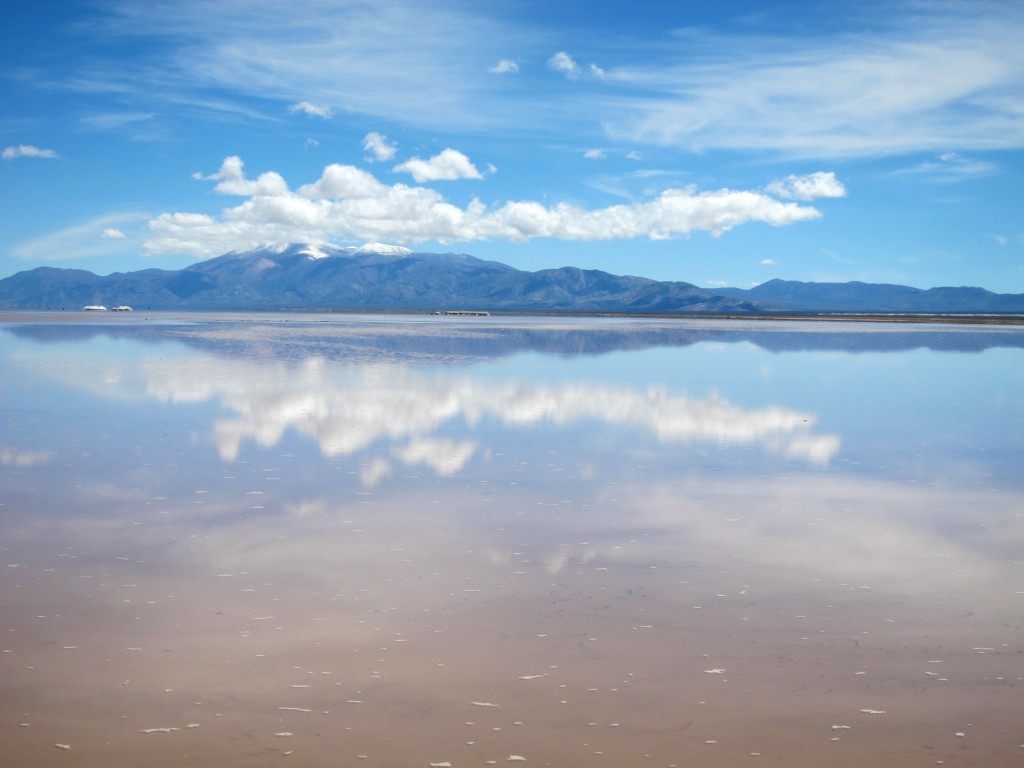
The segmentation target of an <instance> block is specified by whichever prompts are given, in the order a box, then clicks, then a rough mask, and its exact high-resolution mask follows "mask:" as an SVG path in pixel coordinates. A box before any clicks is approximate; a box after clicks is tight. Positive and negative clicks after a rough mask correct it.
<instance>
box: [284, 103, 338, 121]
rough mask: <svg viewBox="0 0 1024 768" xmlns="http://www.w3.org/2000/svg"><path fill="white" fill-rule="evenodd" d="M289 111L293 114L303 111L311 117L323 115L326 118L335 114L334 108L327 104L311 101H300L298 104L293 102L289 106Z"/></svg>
mask: <svg viewBox="0 0 1024 768" xmlns="http://www.w3.org/2000/svg"><path fill="white" fill-rule="evenodd" d="M288 111H289V112H291V113H292V114H294V113H296V112H301V113H302V114H304V115H308V116H309V117H322V118H325V119H326V118H328V117H330V116H331V115H333V114H334V110H332V109H331V108H330V107H329V106H327V105H326V104H313V103H312V102H309V101H300V102H299V103H298V104H292V105H291V106H290V107H288Z"/></svg>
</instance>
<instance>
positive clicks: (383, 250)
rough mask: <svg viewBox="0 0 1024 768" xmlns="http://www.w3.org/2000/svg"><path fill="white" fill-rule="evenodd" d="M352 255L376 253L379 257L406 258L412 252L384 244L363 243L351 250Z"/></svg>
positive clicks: (397, 246) (398, 246)
mask: <svg viewBox="0 0 1024 768" xmlns="http://www.w3.org/2000/svg"><path fill="white" fill-rule="evenodd" d="M352 253H353V254H356V253H360V254H362V253H376V254H378V255H380V256H408V255H409V254H410V253H412V251H411V250H410V249H408V248H403V247H402V246H400V245H387V244H385V243H365V244H363V245H360V246H359V247H357V248H354V249H352Z"/></svg>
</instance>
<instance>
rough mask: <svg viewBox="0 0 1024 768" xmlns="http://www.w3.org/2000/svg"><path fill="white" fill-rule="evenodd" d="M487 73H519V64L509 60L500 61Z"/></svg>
mask: <svg viewBox="0 0 1024 768" xmlns="http://www.w3.org/2000/svg"><path fill="white" fill-rule="evenodd" d="M487 71H488V72H490V73H492V74H495V75H504V74H507V73H514V72H518V71H519V63H518V62H515V61H512V60H511V59H502V60H501V61H499V62H498V63H497V64H495V65H494V66H493V67H491V68H490V69H488V70H487Z"/></svg>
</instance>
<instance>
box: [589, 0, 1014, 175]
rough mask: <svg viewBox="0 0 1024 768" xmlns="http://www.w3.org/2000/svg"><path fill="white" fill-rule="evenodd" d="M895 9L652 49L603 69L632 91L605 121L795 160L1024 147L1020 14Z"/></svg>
mask: <svg viewBox="0 0 1024 768" xmlns="http://www.w3.org/2000/svg"><path fill="white" fill-rule="evenodd" d="M897 10H898V11H899V12H898V13H896V14H893V16H892V18H891V20H890V21H889V24H888V25H887V24H885V23H882V24H879V25H877V27H876V28H875V29H873V30H871V31H866V32H862V33H860V34H856V35H853V34H847V35H832V36H823V37H819V38H814V39H809V38H796V37H793V38H790V37H786V36H784V35H779V36H764V35H762V36H759V37H753V36H748V37H744V36H736V35H728V36H726V35H723V34H716V33H707V34H697V32H698V31H694V30H689V31H687V32H686V33H685V34H684V35H683V36H681V37H680V38H679V46H678V50H679V51H685V53H675V54H674V53H673V52H672V51H670V50H666V48H665V47H661V48H660V53H661V55H654V56H652V57H651V58H650V62H651V63H646V64H642V65H632V66H623V67H619V68H617V69H615V70H613V71H612V72H610V73H609V77H610V78H611V79H613V80H614V81H615V83H616V84H617V85H618V86H619V87H620V88H623V89H626V91H627V94H626V95H625V96H623V97H622V98H620V99H619V100H618V101H617V103H616V104H615V105H614V106H615V112H616V113H617V114H618V115H621V117H615V118H611V119H608V120H607V121H606V122H605V125H606V127H607V129H608V130H609V132H610V134H612V135H613V136H615V137H618V138H623V139H630V140H633V141H644V142H650V143H654V144H661V145H666V146H675V147H680V148H685V149H692V150H696V151H706V150H712V149H728V150H754V151H768V152H774V153H782V154H785V155H787V156H794V157H862V156H880V155H894V154H902V153H910V152H920V151H935V152H941V151H950V150H968V149H973V150H982V149H999V148H1004V149H1005V148H1020V147H1024V100H1022V98H1021V96H1020V94H1021V93H1024V50H1022V48H1021V46H1020V44H1019V43H1020V39H1021V37H1022V35H1024V7H1022V6H1020V5H1018V4H1009V3H977V4H975V3H958V2H950V3H945V4H942V5H935V6H933V7H928V6H924V5H921V4H909V3H908V4H901V5H899V6H897ZM724 52H728V53H727V54H726V53H724ZM641 91H646V92H647V93H648V94H653V95H640V92H641Z"/></svg>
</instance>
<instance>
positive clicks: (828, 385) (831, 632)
mask: <svg viewBox="0 0 1024 768" xmlns="http://www.w3.org/2000/svg"><path fill="white" fill-rule="evenodd" d="M0 321H3V324H2V325H0V365H2V371H3V375H2V378H0V651H2V653H0V733H2V734H3V739H2V746H3V752H4V755H5V757H4V761H5V762H9V764H11V765H19V766H49V765H75V766H110V765H145V766H180V765H182V764H187V763H191V764H199V765H217V766H262V765H277V764H280V763H281V761H282V760H292V761H296V764H301V765H305V766H321V765H323V766H327V765H330V766H336V765H355V764H365V765H368V766H416V765H419V766H425V767H426V766H429V765H430V764H431V763H434V764H445V763H450V764H451V765H452V766H455V767H456V768H458V767H459V766H472V765H481V766H483V765H487V764H506V763H508V762H510V761H511V762H513V763H517V762H521V761H520V760H517V759H513V760H510V758H525V762H526V763H527V764H529V765H551V766H601V765H605V766H614V767H619V766H627V765H629V766H632V765H638V766H643V765H650V766H662V767H667V766H680V767H681V766H736V765H744V764H750V765H761V764H771V765H780V766H792V767H796V768H799V767H800V766H820V765H822V764H825V763H826V761H827V763H828V764H829V765H831V766H835V767H836V768H843V767H845V766H851V767H853V766H858V768H859V767H861V766H865V765H885V766H926V765H927V766H931V765H936V764H945V765H955V766H994V767H997V768H998V767H999V766H1010V765H1014V766H1018V765H1020V764H1021V761H1022V760H1024V716H1022V714H1024V705H1022V702H1024V696H1022V692H1024V634H1022V624H1024V518H1022V510H1024V475H1022V473H1021V469H1022V468H1024V437H1022V434H1024V432H1022V427H1024V387H1022V386H1021V385H1022V383H1024V330H1020V329H1016V328H974V327H970V328H968V327H954V326H940V325H921V326H917V325H915V326H906V325H901V324H878V325H875V324H872V325H870V326H869V325H866V324H844V323H824V322H822V323H782V322H778V323H776V322H740V321H700V320H693V321H671V322H658V321H651V320H610V319H603V320H602V319H567V320H562V319H541V318H497V317H491V318H458V319H454V320H453V319H445V318H434V317H428V316H405V317H403V316H394V317H390V316H372V315H359V316H348V315H331V316H308V315H294V316H288V315H193V316H185V315H159V314H145V313H134V315H132V316H128V317H122V316H118V317H114V316H111V317H102V318H97V317H94V316H80V315H78V314H76V313H67V314H56V313H55V314H53V315H48V314H36V315H28V314H26V315H5V316H4V317H2V318H0ZM57 745H64V746H66V747H70V749H64V748H62V747H59V746H57Z"/></svg>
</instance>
